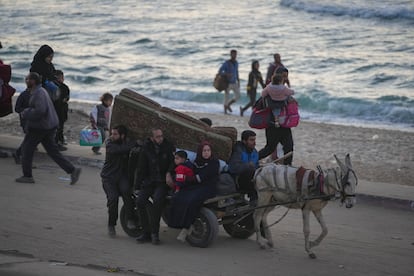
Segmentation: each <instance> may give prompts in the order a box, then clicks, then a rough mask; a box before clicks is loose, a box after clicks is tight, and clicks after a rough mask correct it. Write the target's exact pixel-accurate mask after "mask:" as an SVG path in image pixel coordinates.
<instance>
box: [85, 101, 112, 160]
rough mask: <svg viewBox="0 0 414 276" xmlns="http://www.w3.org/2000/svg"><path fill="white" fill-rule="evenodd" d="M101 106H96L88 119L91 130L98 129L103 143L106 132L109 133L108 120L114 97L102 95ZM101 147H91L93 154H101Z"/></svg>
mask: <svg viewBox="0 0 414 276" xmlns="http://www.w3.org/2000/svg"><path fill="white" fill-rule="evenodd" d="M100 100H101V104H98V105H96V106H95V107H94V108H93V109H92V111H91V113H90V114H89V119H90V121H91V125H92V128H93V129H98V130H99V131H100V132H101V136H102V142H103V141H105V138H106V136H108V135H107V132H108V131H109V119H110V117H111V106H112V102H113V100H114V96H112V94H111V93H104V94H103V95H102V96H101V98H100ZM100 149H101V147H99V146H96V147H92V151H93V152H94V153H95V154H98V155H99V154H101V152H100Z"/></svg>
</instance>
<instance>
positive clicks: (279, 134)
mask: <svg viewBox="0 0 414 276" xmlns="http://www.w3.org/2000/svg"><path fill="white" fill-rule="evenodd" d="M278 143H281V144H282V146H283V152H284V153H285V154H286V153H288V152H290V151H293V137H292V131H291V130H290V128H283V127H275V126H273V125H271V126H270V127H268V128H266V146H265V147H264V148H263V149H261V150H260V151H259V159H262V158H265V157H266V156H268V155H270V154H272V153H273V152H274V151H275V150H276V147H277V144H278ZM292 160H293V155H292V156H291V157H289V158H286V159H285V160H284V162H283V163H284V164H285V165H292Z"/></svg>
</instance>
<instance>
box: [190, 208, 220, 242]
mask: <svg viewBox="0 0 414 276" xmlns="http://www.w3.org/2000/svg"><path fill="white" fill-rule="evenodd" d="M217 234H218V222H217V217H216V215H215V214H214V213H213V212H212V211H211V210H210V209H208V208H205V207H203V208H201V210H200V213H199V214H198V216H197V217H196V219H195V221H194V223H193V231H192V232H191V234H190V235H188V236H187V239H186V240H187V242H188V243H189V244H191V245H192V246H195V247H207V246H209V245H210V244H211V243H212V242H213V241H214V239H215V238H216V237H217Z"/></svg>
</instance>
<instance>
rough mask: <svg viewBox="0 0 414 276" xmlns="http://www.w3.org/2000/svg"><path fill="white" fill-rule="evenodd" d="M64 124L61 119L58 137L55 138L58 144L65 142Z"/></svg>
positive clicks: (57, 132)
mask: <svg viewBox="0 0 414 276" xmlns="http://www.w3.org/2000/svg"><path fill="white" fill-rule="evenodd" d="M64 123H65V122H63V121H61V120H60V119H59V126H58V128H57V131H56V137H55V141H56V143H57V144H63V143H64V142H65V137H64V136H63V128H64Z"/></svg>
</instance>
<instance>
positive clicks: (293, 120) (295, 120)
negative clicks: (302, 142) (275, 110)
mask: <svg viewBox="0 0 414 276" xmlns="http://www.w3.org/2000/svg"><path fill="white" fill-rule="evenodd" d="M299 119H300V116H299V107H298V102H297V101H295V100H294V101H289V102H288V103H287V105H286V106H285V107H283V108H282V110H281V111H280V114H279V124H280V126H281V127H284V128H291V127H296V126H298V124H299Z"/></svg>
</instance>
